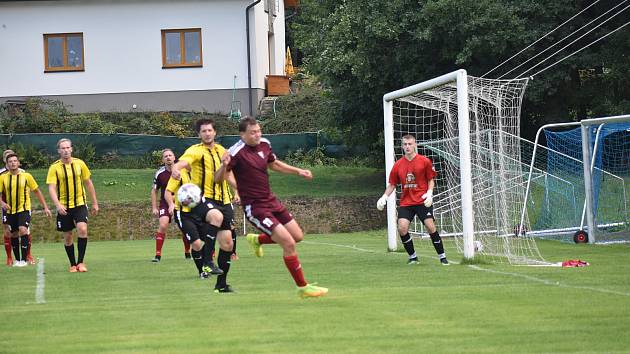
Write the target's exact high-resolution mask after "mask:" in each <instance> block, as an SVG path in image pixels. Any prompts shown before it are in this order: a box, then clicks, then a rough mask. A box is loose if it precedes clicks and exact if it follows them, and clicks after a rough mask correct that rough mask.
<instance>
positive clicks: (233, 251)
mask: <svg viewBox="0 0 630 354" xmlns="http://www.w3.org/2000/svg"><path fill="white" fill-rule="evenodd" d="M232 245H233V246H232V254H236V230H234V229H232Z"/></svg>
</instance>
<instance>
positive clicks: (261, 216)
mask: <svg viewBox="0 0 630 354" xmlns="http://www.w3.org/2000/svg"><path fill="white" fill-rule="evenodd" d="M243 209H244V210H245V217H246V218H247V220H248V221H249V222H250V223H251V224H252V225H254V226H255V227H256V228H257V229H258V230H260V231H262V232H261V233H260V234H247V235H246V236H245V238H246V240H247V243H249V245H250V246H251V247H252V249H253V250H254V254H255V255H256V257H262V256H263V255H264V251H263V248H262V245H264V244H271V243H275V241H274V240H273V239H272V238H271V227H272V226H273V222H272V221H271V219H269V218H270V217H273V210H272V209H271V205H269V203H267V204H264V205H260V204H257V205H253V204H249V205H245V206H243Z"/></svg>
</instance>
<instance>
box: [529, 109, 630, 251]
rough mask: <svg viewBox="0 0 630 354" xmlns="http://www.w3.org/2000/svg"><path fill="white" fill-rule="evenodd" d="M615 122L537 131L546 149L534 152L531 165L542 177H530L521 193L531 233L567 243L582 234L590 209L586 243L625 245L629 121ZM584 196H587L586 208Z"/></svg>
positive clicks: (628, 236) (629, 231) (629, 234)
mask: <svg viewBox="0 0 630 354" xmlns="http://www.w3.org/2000/svg"><path fill="white" fill-rule="evenodd" d="M618 118H619V117H609V118H599V119H597V124H580V123H579V122H578V123H566V124H551V125H548V126H546V127H543V128H541V131H542V132H544V137H545V141H546V146H538V149H536V150H535V153H534V154H533V161H534V163H533V165H534V166H535V167H536V169H535V170H538V171H542V173H540V172H534V173H532V176H531V178H530V182H529V183H528V185H530V187H529V189H528V191H527V192H528V195H529V197H528V198H527V199H528V203H527V209H528V211H529V218H530V221H531V224H532V233H533V234H535V235H538V236H541V237H547V238H553V239H560V240H567V241H573V236H574V235H575V234H576V232H577V231H580V230H582V231H584V230H588V215H589V214H588V213H587V209H591V213H590V215H592V222H593V228H594V230H593V232H594V235H593V240H592V241H595V239H596V240H597V242H622V241H623V242H628V241H630V223H629V218H630V215H629V214H628V193H629V192H630V183H628V182H630V122H623V121H622V122H619V121H618ZM628 118H630V117H628ZM583 122H588V120H585V121H583ZM576 126H578V127H577V128H576ZM583 129H584V133H585V135H586V136H585V135H583V132H582V130H583ZM537 140H538V139H537ZM585 140H586V141H587V143H586V144H587V145H586V146H588V148H587V151H588V155H589V156H587V157H586V160H587V161H586V165H587V166H588V168H589V173H588V175H587V177H586V178H587V179H585V171H584V169H585V167H584V166H585V157H584V141H585ZM587 191H590V194H591V200H592V202H591V203H590V204H591V205H590V208H588V204H587V195H586V193H587ZM595 235H597V236H596V237H595Z"/></svg>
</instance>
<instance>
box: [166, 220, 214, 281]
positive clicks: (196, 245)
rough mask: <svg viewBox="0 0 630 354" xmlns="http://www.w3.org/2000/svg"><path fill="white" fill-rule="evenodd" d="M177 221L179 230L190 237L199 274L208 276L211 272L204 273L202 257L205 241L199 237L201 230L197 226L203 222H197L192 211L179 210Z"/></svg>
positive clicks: (193, 257)
mask: <svg viewBox="0 0 630 354" xmlns="http://www.w3.org/2000/svg"><path fill="white" fill-rule="evenodd" d="M174 218H175V223H176V224H177V227H178V228H179V230H180V231H181V232H182V234H184V237H186V239H188V242H189V243H190V248H191V252H190V253H191V255H192V259H193V261H194V262H195V266H196V267H197V271H198V274H199V275H200V276H201V277H202V278H207V277H209V276H210V275H209V274H207V275H206V274H203V270H202V267H203V260H202V259H201V249H202V248H203V242H202V241H201V239H200V237H199V231H198V228H197V223H199V224H202V223H201V221H198V222H197V223H196V222H195V220H194V218H195V216H194V215H191V214H190V213H182V212H181V211H179V210H176V211H175V215H174Z"/></svg>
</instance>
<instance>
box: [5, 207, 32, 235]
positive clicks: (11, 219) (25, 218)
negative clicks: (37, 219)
mask: <svg viewBox="0 0 630 354" xmlns="http://www.w3.org/2000/svg"><path fill="white" fill-rule="evenodd" d="M4 217H6V219H7V223H6V224H7V225H9V231H11V232H17V231H18V229H19V227H20V226H24V227H26V228H28V227H29V225H30V224H31V212H30V211H21V212H19V213H15V214H6V215H4ZM4 217H3V219H4Z"/></svg>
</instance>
